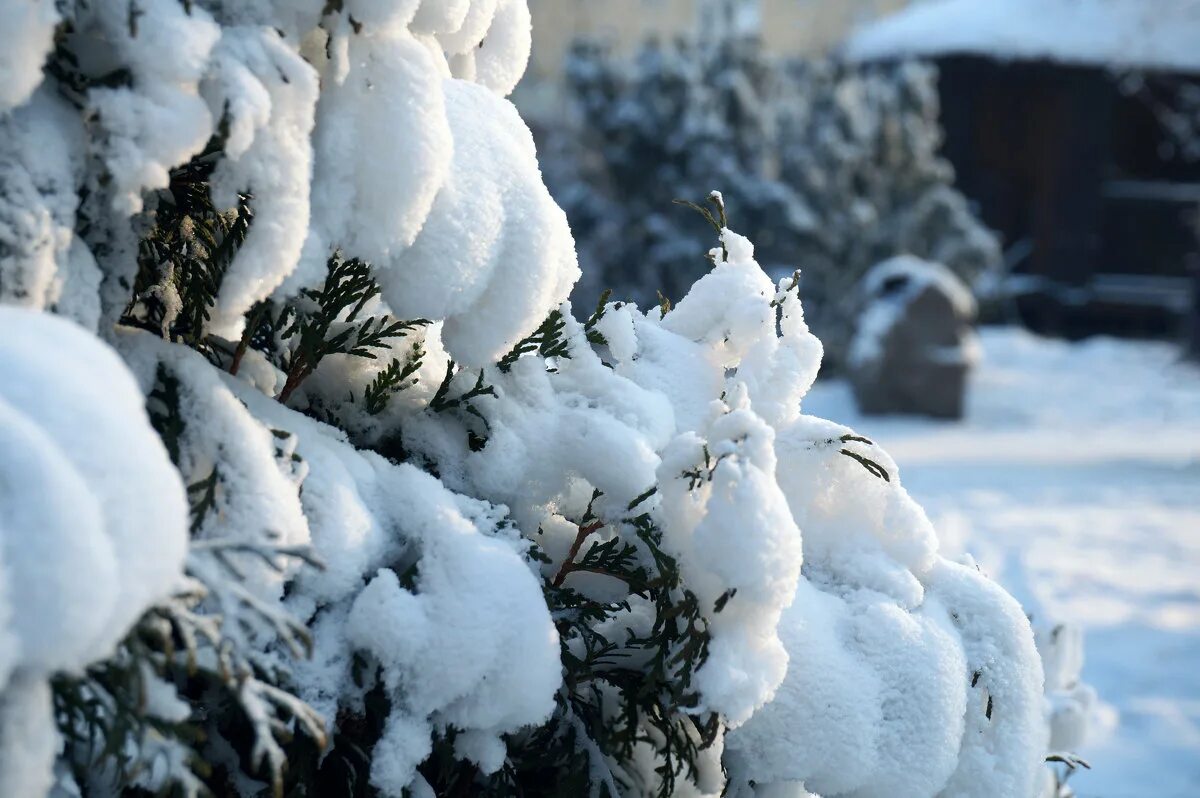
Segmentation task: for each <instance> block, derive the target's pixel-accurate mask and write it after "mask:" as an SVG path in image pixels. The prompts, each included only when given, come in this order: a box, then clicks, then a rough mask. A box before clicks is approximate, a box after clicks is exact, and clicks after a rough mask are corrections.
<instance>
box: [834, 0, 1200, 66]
mask: <svg viewBox="0 0 1200 798" xmlns="http://www.w3.org/2000/svg"><path fill="white" fill-rule="evenodd" d="M844 53H845V55H846V57H848V58H849V59H851V60H854V61H876V60H882V59H889V58H900V57H939V56H949V55H982V56H990V57H993V58H996V59H1001V60H1051V61H1057V62H1061V63H1065V64H1078V65H1088V66H1112V67H1117V68H1122V67H1123V68H1134V69H1147V70H1161V71H1170V72H1189V73H1200V0H928V1H927V2H924V3H919V4H915V5H913V6H911V7H909V8H907V9H905V10H904V11H900V12H898V13H896V14H893V15H891V16H889V17H885V18H884V19H882V20H880V21H878V22H876V23H873V24H870V25H868V26H866V27H864V28H862V29H860V30H859V31H858V32H857V33H856V34H854V35H853V36H852V37H851V38H850V39H849V41H848V42H847V43H846V46H845V50H844Z"/></svg>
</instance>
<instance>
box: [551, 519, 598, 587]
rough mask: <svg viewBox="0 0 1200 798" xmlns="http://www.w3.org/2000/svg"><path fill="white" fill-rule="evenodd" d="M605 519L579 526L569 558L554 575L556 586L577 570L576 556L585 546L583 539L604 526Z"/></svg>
mask: <svg viewBox="0 0 1200 798" xmlns="http://www.w3.org/2000/svg"><path fill="white" fill-rule="evenodd" d="M603 526H604V522H603V521H593V522H592V523H590V524H587V525H586V526H581V527H579V534H578V535H576V536H575V542H574V543H572V544H571V549H570V551H568V552H567V559H565V560H563V564H562V567H561V568H559V569H558V573H557V574H555V575H554V581H553V582H552V584H553V585H554V586H555V587H562V583H563V582H564V581H565V580H566V578H567V574H569V573H571V571H573V570H575V558H576V557H578V556H579V550H580V549H581V548H582V547H583V541H585V540H587V537H588V535H590V534H592V533H593V532H597V531H599V530H600V529H601V528H603Z"/></svg>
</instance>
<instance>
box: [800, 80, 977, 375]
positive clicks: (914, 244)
mask: <svg viewBox="0 0 1200 798" xmlns="http://www.w3.org/2000/svg"><path fill="white" fill-rule="evenodd" d="M787 74H788V79H787V81H786V84H785V85H787V86H788V90H789V91H791V92H794V96H795V98H796V100H795V101H794V102H785V103H782V104H781V105H780V108H781V109H782V111H781V114H780V116H781V119H780V122H779V129H780V142H781V173H780V174H781V179H782V180H783V182H784V183H786V184H787V185H788V186H789V187H791V188H793V189H794V190H795V191H797V192H798V193H799V194H800V195H801V196H802V197H804V198H805V200H806V201H807V202H808V203H809V205H810V207H812V208H813V209H814V210H815V214H816V215H817V217H818V218H819V220H820V221H819V223H818V224H817V225H816V227H814V228H813V231H812V235H811V236H808V237H806V238H805V239H804V241H803V246H802V249H801V251H800V253H799V255H798V259H799V264H800V266H801V268H802V269H803V272H804V274H805V275H807V276H808V278H809V279H808V280H806V282H805V289H806V291H807V292H808V293H807V294H806V296H807V297H808V298H809V306H810V307H811V308H812V309H813V312H815V313H817V314H819V318H814V320H813V323H814V324H816V325H817V326H818V327H819V330H820V332H821V333H822V335H823V337H824V340H826V341H827V342H828V344H829V346H831V347H837V348H838V349H839V351H838V353H837V355H838V358H839V360H840V359H841V353H842V350H844V347H845V343H844V342H846V341H847V340H848V339H849V336H850V335H851V334H852V332H853V329H852V327H851V324H850V322H851V320H852V319H853V318H854V315H855V310H856V309H855V308H854V307H853V305H852V304H851V305H849V306H847V300H848V299H849V298H851V297H853V295H854V287H855V284H856V283H857V282H858V281H859V280H860V279H861V277H862V276H863V275H864V274H865V273H866V272H867V270H869V269H870V268H871V267H872V266H874V265H876V264H878V263H881V262H883V261H885V260H887V259H889V258H891V257H894V256H897V255H913V256H916V257H919V258H922V259H924V260H927V261H931V262H933V263H938V264H941V265H943V266H945V267H946V268H948V269H949V270H950V271H951V272H953V273H954V274H955V275H957V276H958V277H960V278H961V279H963V280H964V281H966V282H967V283H968V284H972V283H974V282H975V281H976V280H977V279H978V278H979V277H981V276H982V275H984V274H986V273H988V272H989V271H991V270H993V269H995V268H996V267H998V266H999V263H1000V259H1001V250H1000V243H999V241H998V240H997V238H996V237H995V236H994V235H993V234H992V233H991V232H990V231H989V230H988V229H987V228H986V227H984V226H983V224H982V223H981V222H980V221H979V220H978V218H976V217H975V215H974V213H973V211H972V210H971V207H970V204H969V203H968V201H967V199H966V197H964V196H963V195H962V194H961V193H960V192H959V191H958V190H957V189H955V188H954V170H953V167H952V166H951V165H950V163H949V162H948V161H946V160H945V159H944V158H942V157H941V156H940V155H939V153H938V151H939V148H940V147H941V143H942V129H941V124H940V122H939V115H940V107H939V101H938V93H937V73H936V69H935V68H934V67H932V66H930V65H927V64H921V63H917V62H902V63H890V64H877V65H865V66H863V65H844V64H839V63H837V62H832V61H812V62H807V61H800V62H794V63H792V64H789V65H788V66H787Z"/></svg>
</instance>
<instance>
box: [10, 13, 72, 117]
mask: <svg viewBox="0 0 1200 798" xmlns="http://www.w3.org/2000/svg"><path fill="white" fill-rule="evenodd" d="M57 24H58V12H57V11H56V10H55V8H54V0H25V1H24V2H22V1H21V0H17V2H5V3H4V4H2V5H0V30H3V31H4V32H5V34H6V35H7V36H8V37H9V41H8V43H7V44H6V45H5V47H4V50H3V51H2V52H0V116H3V115H4V114H6V113H8V111H9V110H10V109H12V108H15V107H16V106H18V105H21V104H22V103H24V102H25V101H26V100H28V99H29V96H30V95H31V94H33V91H34V89H36V88H37V87H38V85H39V84H41V82H42V64H43V62H44V61H45V60H46V56H47V55H49V53H50V50H51V49H52V48H53V46H54V27H55V25H57Z"/></svg>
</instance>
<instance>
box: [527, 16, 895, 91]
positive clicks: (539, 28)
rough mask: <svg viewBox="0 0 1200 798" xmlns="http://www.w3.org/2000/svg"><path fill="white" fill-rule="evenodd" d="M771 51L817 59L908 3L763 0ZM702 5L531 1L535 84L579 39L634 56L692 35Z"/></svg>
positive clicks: (555, 72)
mask: <svg viewBox="0 0 1200 798" xmlns="http://www.w3.org/2000/svg"><path fill="white" fill-rule="evenodd" d="M759 3H760V6H761V14H762V21H763V24H762V28H763V29H762V34H763V39H764V41H765V43H766V46H767V48H768V50H770V51H771V52H774V53H778V54H784V55H799V54H803V55H814V54H821V53H825V52H828V51H829V50H831V49H832V48H834V47H836V46H837V45H838V43H840V42H841V41H842V40H843V39H844V38H845V36H846V34H847V33H849V32H850V31H851V30H852V29H853V28H854V26H855V25H857V24H859V23H861V22H864V21H866V20H869V19H873V18H876V17H879V16H881V15H883V14H886V13H888V12H890V11H894V10H895V9H897V8H900V7H901V6H904V5H907V3H908V0H759ZM696 4H697V0H529V7H530V10H531V11H532V12H533V58H532V60H531V62H530V66H529V77H530V78H532V79H535V80H536V79H545V78H549V79H551V80H557V77H558V76H559V75H561V69H562V62H563V56H564V55H565V53H566V50H567V48H568V47H569V45H570V43H571V41H572V40H573V39H575V38H577V37H579V36H584V35H587V36H593V37H598V38H601V39H602V40H605V41H607V42H608V43H609V44H611V45H612V46H613V47H614V48H615V49H616V50H617V51H618V52H624V53H629V52H632V51H633V50H634V49H635V48H636V47H637V46H638V45H639V44H640V43H641V42H642V41H643V40H644V39H645V38H647V37H649V36H653V35H659V36H664V35H665V36H674V35H680V34H682V35H690V34H691V33H692V32H693V30H694V28H695V13H696Z"/></svg>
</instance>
